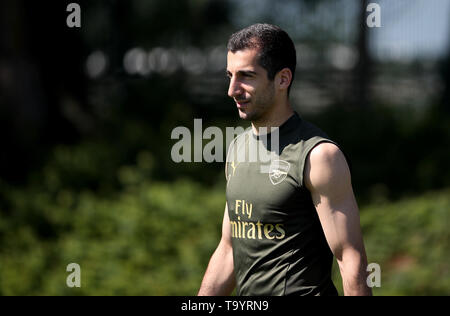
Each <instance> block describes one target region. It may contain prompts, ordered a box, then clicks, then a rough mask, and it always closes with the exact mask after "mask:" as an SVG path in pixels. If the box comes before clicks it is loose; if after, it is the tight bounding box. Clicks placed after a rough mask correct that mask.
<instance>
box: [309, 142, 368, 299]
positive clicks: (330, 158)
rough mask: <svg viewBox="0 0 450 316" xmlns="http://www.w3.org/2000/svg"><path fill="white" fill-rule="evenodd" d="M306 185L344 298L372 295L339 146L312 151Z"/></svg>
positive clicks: (357, 218) (317, 147) (349, 187)
mask: <svg viewBox="0 0 450 316" xmlns="http://www.w3.org/2000/svg"><path fill="white" fill-rule="evenodd" d="M305 185H306V187H307V188H308V189H309V191H310V192H311V196H312V200H313V203H314V206H315V207H316V210H317V212H318V215H319V219H320V222H321V224H322V228H323V231H324V233H325V237H326V239H327V242H328V245H329V246H330V249H331V251H332V252H333V254H334V256H335V257H336V259H337V262H338V264H339V270H340V272H341V276H342V283H343V288H344V294H345V295H372V291H371V289H370V288H369V287H368V286H367V284H366V278H367V272H366V268H367V257H366V251H365V249H364V242H363V238H362V233H361V226H360V221H359V210H358V205H357V203H356V200H355V197H354V194H353V189H352V185H351V176H350V170H349V168H348V165H347V161H346V160H345V157H344V155H343V153H342V152H341V151H340V150H339V148H338V147H337V146H335V145H334V144H331V143H322V144H319V145H318V146H316V147H315V148H314V149H313V150H312V151H311V153H310V155H309V157H308V158H307V160H306V164H305Z"/></svg>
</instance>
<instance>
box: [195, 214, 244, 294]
mask: <svg viewBox="0 0 450 316" xmlns="http://www.w3.org/2000/svg"><path fill="white" fill-rule="evenodd" d="M230 230H231V229H230V219H229V218H228V208H227V205H225V213H224V215H223V223H222V239H221V240H220V243H219V245H218V246H217V248H216V251H215V252H214V254H213V255H212V257H211V259H210V261H209V264H208V268H207V269H206V272H205V275H204V276H203V281H202V284H201V286H200V290H199V291H198V295H199V296H225V295H230V294H231V292H232V291H233V289H234V287H235V285H236V281H235V278H234V266H233V249H232V247H231V231H230Z"/></svg>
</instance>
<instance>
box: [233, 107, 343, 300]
mask: <svg viewBox="0 0 450 316" xmlns="http://www.w3.org/2000/svg"><path fill="white" fill-rule="evenodd" d="M276 133H278V142H276V141H275V142H274V140H273V138H272V136H273V135H275V134H276ZM276 133H274V132H272V133H269V134H267V135H266V136H265V137H263V136H261V137H258V136H255V134H254V133H253V131H252V129H251V128H250V129H248V130H246V132H244V133H242V134H241V135H239V136H238V137H236V138H235V139H234V140H233V142H232V143H231V145H230V149H229V151H228V154H227V161H226V165H225V166H226V167H225V173H226V178H227V190H226V197H227V205H228V215H229V218H230V225H231V237H232V246H233V259H234V271H235V276H236V281H237V288H236V290H237V294H238V295H261V296H264V295H337V291H336V289H335V287H334V285H333V283H332V281H331V267H332V260H333V255H332V253H331V251H330V248H329V246H328V244H327V242H326V239H325V236H324V233H323V230H322V227H321V224H320V221H319V218H318V215H317V211H316V209H315V208H314V205H313V203H312V199H311V193H310V192H309V191H308V189H307V188H306V187H305V185H304V182H303V169H304V166H305V161H306V157H307V155H308V153H309V152H310V151H311V150H312V149H313V148H314V147H315V146H316V145H317V144H319V143H321V142H331V141H330V140H329V139H328V138H327V135H326V134H325V133H324V132H322V131H321V130H320V129H318V128H317V127H315V126H314V125H312V124H310V123H308V122H306V121H305V120H303V119H301V118H300V116H299V115H298V114H297V113H295V114H294V115H292V116H291V117H290V118H289V119H288V120H287V121H286V122H285V123H284V124H283V125H281V126H280V127H279V129H277V132H276ZM275 140H276V138H275ZM276 143H278V144H277V146H276V147H277V148H278V149H277V148H275V146H274V144H276ZM255 144H256V145H257V148H256V149H255V147H254V145H255ZM255 152H257V156H258V159H252V156H253V154H254V153H255ZM274 153H276V155H275V156H273V155H274ZM270 154H272V156H270ZM264 155H266V156H265V158H267V157H268V156H270V157H271V158H270V160H267V159H265V160H263V159H262V158H261V159H259V158H260V156H261V157H263V156H264ZM274 157H275V158H274ZM253 158H254V157H253Z"/></svg>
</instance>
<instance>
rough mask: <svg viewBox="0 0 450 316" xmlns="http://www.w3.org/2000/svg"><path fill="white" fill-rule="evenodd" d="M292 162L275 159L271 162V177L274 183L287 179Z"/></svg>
mask: <svg viewBox="0 0 450 316" xmlns="http://www.w3.org/2000/svg"><path fill="white" fill-rule="evenodd" d="M290 166H291V165H290V164H289V162H287V161H284V160H274V161H272V163H271V164H270V168H269V179H270V182H272V184H273V185H277V184H279V183H281V182H283V180H284V179H286V176H287V174H288V172H289V168H290Z"/></svg>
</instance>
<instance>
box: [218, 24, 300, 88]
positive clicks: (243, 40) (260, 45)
mask: <svg viewBox="0 0 450 316" xmlns="http://www.w3.org/2000/svg"><path fill="white" fill-rule="evenodd" d="M254 48H256V49H259V51H260V52H259V56H258V64H259V65H260V66H261V67H263V68H264V69H265V70H266V71H267V76H268V77H269V80H274V78H275V75H276V74H277V73H278V72H279V71H280V70H282V69H284V68H286V67H287V68H289V69H290V70H291V72H292V81H291V84H290V85H289V88H288V93H289V91H290V89H291V85H292V82H293V81H294V75H295V68H296V67H297V54H296V51H295V45H294V43H293V42H292V39H291V38H290V37H289V35H288V34H287V33H286V32H285V31H284V30H282V29H281V28H280V27H278V26H276V25H271V24H253V25H250V26H248V27H246V28H244V29H242V30H240V31H238V32H236V33H234V34H233V35H231V37H230V39H229V40H228V45H227V49H228V51H231V52H232V53H235V52H237V51H239V50H245V49H254Z"/></svg>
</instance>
